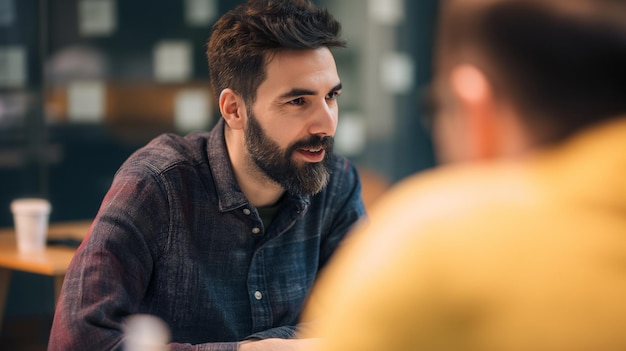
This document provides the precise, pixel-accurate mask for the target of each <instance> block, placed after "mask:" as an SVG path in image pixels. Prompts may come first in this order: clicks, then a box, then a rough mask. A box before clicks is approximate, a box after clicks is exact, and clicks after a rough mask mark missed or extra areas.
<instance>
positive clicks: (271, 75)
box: [259, 48, 340, 95]
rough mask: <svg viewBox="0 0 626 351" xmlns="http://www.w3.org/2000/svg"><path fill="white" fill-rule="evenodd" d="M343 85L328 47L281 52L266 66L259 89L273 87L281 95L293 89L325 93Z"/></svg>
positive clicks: (273, 56)
mask: <svg viewBox="0 0 626 351" xmlns="http://www.w3.org/2000/svg"><path fill="white" fill-rule="evenodd" d="M338 84H340V80H339V75H338V73H337V67H336V64H335V60H334V58H333V56H332V53H331V52H330V50H329V49H328V48H319V49H313V50H282V51H279V52H276V53H274V54H273V55H272V57H271V59H269V60H268V61H267V62H266V65H265V79H264V81H263V82H262V83H261V85H260V87H259V88H263V87H264V86H265V87H271V88H272V90H280V91H275V93H276V94H278V95H280V94H283V93H286V92H288V91H290V90H293V89H302V90H314V91H318V90H319V92H320V93H324V94H326V93H327V92H328V91H330V90H332V89H333V88H334V87H335V86H337V85H338Z"/></svg>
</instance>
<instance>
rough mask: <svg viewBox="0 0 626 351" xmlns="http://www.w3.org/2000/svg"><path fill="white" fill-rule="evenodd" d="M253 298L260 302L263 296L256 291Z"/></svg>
mask: <svg viewBox="0 0 626 351" xmlns="http://www.w3.org/2000/svg"><path fill="white" fill-rule="evenodd" d="M254 298H255V299H257V300H260V299H262V298H263V294H261V292H260V291H258V290H257V291H255V292H254Z"/></svg>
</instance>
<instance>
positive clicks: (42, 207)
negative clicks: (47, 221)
mask: <svg viewBox="0 0 626 351" xmlns="http://www.w3.org/2000/svg"><path fill="white" fill-rule="evenodd" d="M51 209H52V206H51V205H50V202H49V201H48V200H46V199H39V198H22V199H15V200H13V201H11V212H13V213H42V212H45V213H50V210H51Z"/></svg>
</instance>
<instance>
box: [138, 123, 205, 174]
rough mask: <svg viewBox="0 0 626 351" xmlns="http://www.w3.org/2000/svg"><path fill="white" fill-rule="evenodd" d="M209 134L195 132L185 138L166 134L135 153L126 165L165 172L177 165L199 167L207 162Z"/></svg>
mask: <svg viewBox="0 0 626 351" xmlns="http://www.w3.org/2000/svg"><path fill="white" fill-rule="evenodd" d="M208 135H209V134H208V133H206V132H195V133H191V134H188V135H185V136H181V135H177V134H173V133H166V134H161V135H159V136H157V137H155V138H154V139H152V140H151V141H150V142H149V143H148V144H146V145H145V146H143V147H142V148H140V149H138V150H137V151H135V152H134V153H133V154H132V155H131V156H130V157H129V158H128V160H127V161H126V164H140V165H143V166H147V167H150V168H152V169H153V170H154V171H156V172H163V171H166V170H168V169H170V168H172V167H175V166H176V165H181V164H186V165H191V166H194V165H197V164H199V163H201V162H202V161H203V160H206V159H207V158H206V151H207V142H208Z"/></svg>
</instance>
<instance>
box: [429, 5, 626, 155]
mask: <svg viewBox="0 0 626 351" xmlns="http://www.w3.org/2000/svg"><path fill="white" fill-rule="evenodd" d="M440 20H441V21H440V28H439V48H438V52H437V55H438V59H437V62H438V64H439V65H440V67H439V69H440V70H444V71H445V70H446V69H450V68H451V67H453V66H455V65H458V64H462V63H469V64H473V65H475V66H476V67H479V68H480V69H481V70H482V71H483V72H484V73H485V74H486V75H487V77H488V78H489V80H490V81H491V83H492V84H493V86H494V91H495V92H496V94H497V95H498V97H499V98H503V99H506V100H507V101H508V102H509V103H511V104H512V105H513V106H514V108H515V109H516V110H517V111H518V114H519V115H520V116H521V117H523V121H522V123H524V124H525V125H526V127H527V128H528V129H529V131H530V132H531V133H533V134H534V135H535V136H536V137H537V140H536V141H537V142H539V143H550V142H554V141H558V140H561V139H563V138H565V137H567V136H569V135H571V134H573V133H575V132H576V131H578V130H580V129H582V128H584V127H586V126H589V125H591V124H594V123H596V122H600V121H603V120H606V119H609V118H613V117H615V116H618V115H623V114H626V1H623V0H449V1H447V2H446V3H445V4H444V5H443V10H442V15H441V18H440Z"/></svg>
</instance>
